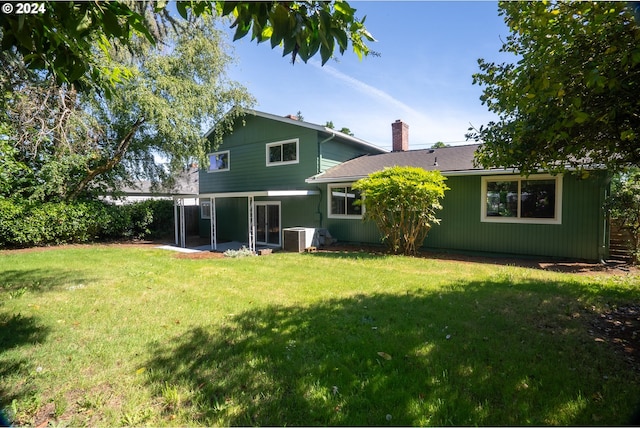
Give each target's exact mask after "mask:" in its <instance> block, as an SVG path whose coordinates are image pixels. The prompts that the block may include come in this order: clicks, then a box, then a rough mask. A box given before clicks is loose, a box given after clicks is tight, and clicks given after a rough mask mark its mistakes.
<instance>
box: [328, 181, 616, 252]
mask: <svg viewBox="0 0 640 428" xmlns="http://www.w3.org/2000/svg"><path fill="white" fill-rule="evenodd" d="M447 185H448V186H449V187H450V188H451V190H449V191H448V192H447V193H446V195H445V198H444V200H443V203H442V206H443V209H442V211H441V212H440V218H441V219H442V222H441V224H440V225H435V226H434V227H433V228H432V230H431V231H430V232H429V236H427V239H426V240H425V243H424V246H425V247H426V248H430V249H437V250H452V251H470V252H475V253H497V254H514V255H523V256H524V255H526V256H546V257H556V258H570V259H584V260H599V259H600V258H601V257H603V256H605V255H606V253H605V251H606V250H605V247H606V246H605V245H604V242H605V227H604V218H603V214H602V209H601V207H602V204H603V201H604V195H605V191H606V186H607V185H606V175H605V174H592V177H591V178H589V179H586V180H581V179H579V178H576V177H574V176H565V177H564V178H563V191H562V198H563V200H562V209H563V213H562V224H558V225H555V224H518V223H487V222H481V221H480V212H481V203H482V196H481V194H480V193H481V177H480V176H465V177H463V176H461V177H448V180H447ZM324 210H325V213H326V210H327V208H326V206H325V208H324ZM326 226H327V227H328V229H329V231H330V232H331V234H332V235H334V236H335V237H336V238H337V239H339V240H341V241H345V242H371V243H378V242H380V235H379V233H378V232H377V230H376V228H375V225H374V224H373V223H371V222H367V223H363V222H362V221H359V220H344V219H327V222H326Z"/></svg>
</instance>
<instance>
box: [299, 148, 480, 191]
mask: <svg viewBox="0 0 640 428" xmlns="http://www.w3.org/2000/svg"><path fill="white" fill-rule="evenodd" d="M479 146H480V145H479V144H469V145H464V146H453V147H442V148H439V149H424V150H409V151H406V152H390V153H383V154H377V155H365V156H360V157H357V158H354V159H351V160H349V161H347V162H343V163H341V164H340V165H337V166H334V167H333V168H330V169H328V170H327V171H325V172H323V173H320V174H318V175H315V176H313V177H311V178H309V179H308V180H307V182H309V183H314V182H322V181H328V182H337V181H341V180H344V181H350V180H353V179H359V178H363V177H366V176H368V175H369V174H371V173H373V172H376V171H380V170H382V169H384V168H386V167H392V166H415V167H420V168H424V169H426V170H428V171H432V170H438V171H440V172H442V173H443V174H445V175H454V174H455V173H456V172H460V173H468V172H471V171H483V169H482V168H481V167H475V166H474V165H473V155H474V153H475V151H476V149H477V148H478V147H479Z"/></svg>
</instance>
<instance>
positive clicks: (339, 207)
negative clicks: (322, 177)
mask: <svg viewBox="0 0 640 428" xmlns="http://www.w3.org/2000/svg"><path fill="white" fill-rule="evenodd" d="M361 199H362V195H361V194H360V191H359V190H354V189H352V188H351V186H350V185H345V184H336V185H330V186H329V217H333V218H358V219H359V218H362V212H363V206H362V205H360V204H359V203H356V202H358V201H360V200H361Z"/></svg>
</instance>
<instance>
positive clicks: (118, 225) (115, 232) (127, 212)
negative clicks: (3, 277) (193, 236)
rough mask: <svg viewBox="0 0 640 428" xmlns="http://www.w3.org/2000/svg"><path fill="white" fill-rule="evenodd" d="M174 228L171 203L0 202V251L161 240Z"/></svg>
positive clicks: (157, 201) (1, 199)
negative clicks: (119, 240)
mask: <svg viewBox="0 0 640 428" xmlns="http://www.w3.org/2000/svg"><path fill="white" fill-rule="evenodd" d="M172 227H173V203H172V202H171V201H167V200H148V201H144V202H138V203H134V204H127V205H112V204H108V203H105V202H100V201H90V202H47V203H37V204H36V203H31V202H26V201H22V200H14V199H7V198H0V247H7V248H24V247H34V246H45V245H59V244H72V243H84V242H95V241H103V240H116V239H140V238H147V237H157V236H162V235H165V234H167V233H169V232H170V231H171V229H172Z"/></svg>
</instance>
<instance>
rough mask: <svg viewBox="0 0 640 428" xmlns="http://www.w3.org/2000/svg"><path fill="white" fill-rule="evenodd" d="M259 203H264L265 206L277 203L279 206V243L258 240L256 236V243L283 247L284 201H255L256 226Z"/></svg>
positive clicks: (254, 216)
mask: <svg viewBox="0 0 640 428" xmlns="http://www.w3.org/2000/svg"><path fill="white" fill-rule="evenodd" d="M258 205H264V206H265V207H266V206H268V205H277V206H278V230H279V233H278V243H277V244H273V243H267V242H264V241H258V240H257V239H258V238H257V236H256V244H260V245H266V246H268V247H282V203H281V202H280V201H255V202H254V207H253V218H254V219H256V228H257V227H258V226H257V225H258V221H257V219H258Z"/></svg>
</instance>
